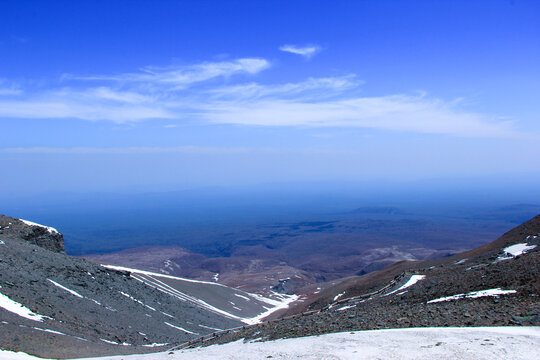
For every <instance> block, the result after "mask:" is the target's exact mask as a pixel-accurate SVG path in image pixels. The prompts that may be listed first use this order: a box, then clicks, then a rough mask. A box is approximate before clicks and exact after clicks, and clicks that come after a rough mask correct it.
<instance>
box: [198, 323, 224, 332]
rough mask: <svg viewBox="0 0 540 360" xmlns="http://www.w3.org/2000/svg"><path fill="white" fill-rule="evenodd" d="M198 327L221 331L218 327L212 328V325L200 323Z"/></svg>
mask: <svg viewBox="0 0 540 360" xmlns="http://www.w3.org/2000/svg"><path fill="white" fill-rule="evenodd" d="M199 326H200V327H202V328H205V329H208V330H215V331H223V329H218V328H214V327H210V326H206V325H200V324H199Z"/></svg>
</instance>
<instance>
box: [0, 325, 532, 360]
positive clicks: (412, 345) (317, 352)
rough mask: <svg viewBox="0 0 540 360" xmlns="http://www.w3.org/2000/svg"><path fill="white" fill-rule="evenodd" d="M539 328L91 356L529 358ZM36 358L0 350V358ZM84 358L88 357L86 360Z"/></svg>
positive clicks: (376, 334) (346, 335)
mask: <svg viewBox="0 0 540 360" xmlns="http://www.w3.org/2000/svg"><path fill="white" fill-rule="evenodd" d="M539 357H540V328H539V327H476V328H473V327H468V328H409V329H388V330H368V331H355V332H343V333H335V334H326V335H320V336H309V337H303V338H295V339H284V340H275V341H266V342H257V341H251V342H248V343H244V342H243V341H241V340H240V341H236V342H233V343H229V344H225V345H213V346H209V347H205V348H196V349H187V350H178V351H175V352H174V353H172V352H161V353H154V354H145V355H126V356H112V357H100V358H92V359H91V360H151V359H152V360H154V359H155V360H165V359H167V360H181V359H220V360H221V359H229V360H234V359H266V358H271V359H332V360H348V359H355V360H356V359H435V358H436V359H489V360H493V359H535V358H539ZM8 359H9V360H29V359H39V358H36V357H33V356H30V355H27V354H23V353H13V352H8V351H1V350H0V360H8ZM88 360H90V359H88Z"/></svg>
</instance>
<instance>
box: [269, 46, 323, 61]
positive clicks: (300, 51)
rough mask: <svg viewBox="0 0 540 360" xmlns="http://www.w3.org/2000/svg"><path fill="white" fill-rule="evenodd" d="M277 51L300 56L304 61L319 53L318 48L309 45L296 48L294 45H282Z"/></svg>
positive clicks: (319, 49)
mask: <svg viewBox="0 0 540 360" xmlns="http://www.w3.org/2000/svg"><path fill="white" fill-rule="evenodd" d="M279 50H281V51H284V52H288V53H291V54H295V55H300V56H303V57H305V58H306V59H311V57H313V55H315V54H317V53H318V52H319V51H321V48H320V46H316V45H311V46H296V45H283V46H280V47H279Z"/></svg>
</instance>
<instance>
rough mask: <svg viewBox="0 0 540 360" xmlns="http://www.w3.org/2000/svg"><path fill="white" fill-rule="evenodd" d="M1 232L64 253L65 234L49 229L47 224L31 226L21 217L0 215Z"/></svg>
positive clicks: (7, 236)
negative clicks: (20, 218)
mask: <svg viewBox="0 0 540 360" xmlns="http://www.w3.org/2000/svg"><path fill="white" fill-rule="evenodd" d="M0 234H1V235H2V236H3V237H6V238H9V239H23V240H26V241H28V242H29V243H30V244H34V245H37V246H39V247H42V248H44V249H47V250H50V251H54V252H58V253H64V254H65V252H66V249H65V247H64V236H63V235H62V234H61V233H59V232H57V231H49V230H48V229H47V227H45V226H39V225H33V226H29V225H27V224H25V223H24V222H23V221H21V220H19V219H15V218H12V217H9V216H5V215H0Z"/></svg>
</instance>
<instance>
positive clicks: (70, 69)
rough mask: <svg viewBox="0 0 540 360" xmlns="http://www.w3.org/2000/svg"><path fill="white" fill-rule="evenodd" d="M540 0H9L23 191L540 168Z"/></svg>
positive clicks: (4, 121)
mask: <svg viewBox="0 0 540 360" xmlns="http://www.w3.org/2000/svg"><path fill="white" fill-rule="evenodd" d="M539 39H540V3H539V2H538V1H520V0H515V1H498V0H489V1H418V0H416V1H154V2H150V1H54V2H43V1H24V0H17V1H15V0H13V1H2V2H1V3H0V126H1V129H2V131H1V132H0V161H1V163H2V167H4V168H9V169H10V170H9V171H6V172H3V174H2V176H1V177H0V184H1V185H2V188H4V189H7V188H9V189H11V191H13V193H15V194H17V193H26V194H28V193H38V194H39V193H45V192H56V191H70V192H92V191H150V190H152V191H155V190H164V191H168V190H178V189H186V188H194V187H205V186H245V185H256V184H268V183H290V182H296V183H302V182H319V181H320V182H327V181H331V182H336V181H337V182H339V181H343V182H349V183H354V182H366V181H368V182H369V181H372V182H379V181H393V180H400V181H401V180H403V181H415V180H422V181H426V179H428V180H429V179H434V181H448V182H451V181H453V179H457V178H459V179H467V178H471V179H472V178H486V179H491V180H492V181H496V180H493V179H497V178H505V179H508V178H515V179H516V186H519V181H520V180H519V179H526V178H528V179H530V178H531V177H535V176H538V175H540V161H538V159H539V158H540V146H539V135H540V121H539V119H538V114H539V111H538V109H539V106H538V104H539V103H540V102H539V99H538V94H540V61H539V59H540V40H539Z"/></svg>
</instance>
